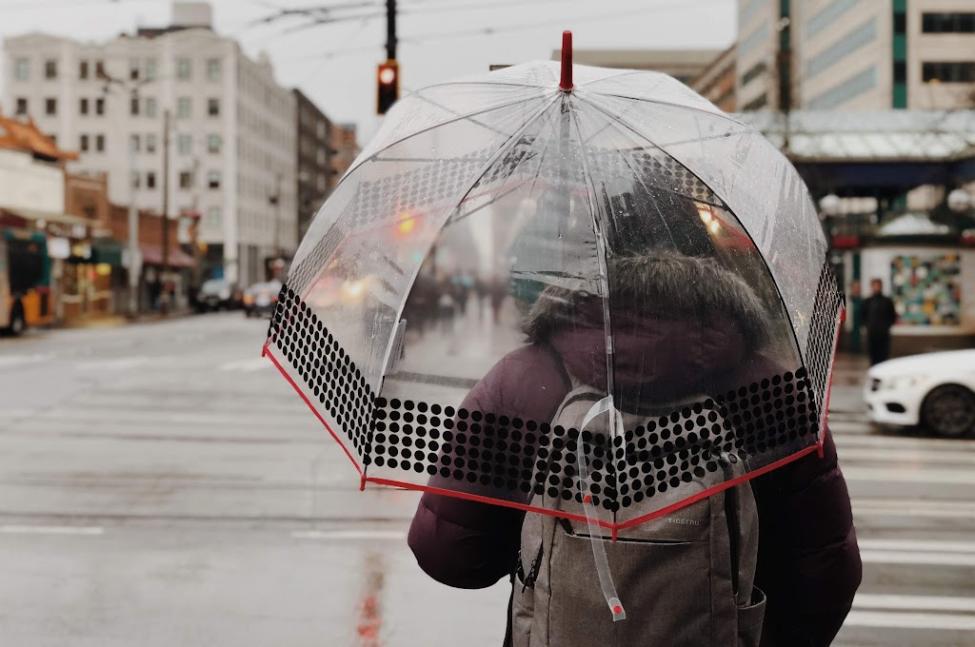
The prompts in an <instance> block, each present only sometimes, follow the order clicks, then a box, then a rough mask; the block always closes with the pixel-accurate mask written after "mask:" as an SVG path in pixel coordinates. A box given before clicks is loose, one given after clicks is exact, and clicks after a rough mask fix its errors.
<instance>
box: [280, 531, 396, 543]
mask: <svg viewBox="0 0 975 647" xmlns="http://www.w3.org/2000/svg"><path fill="white" fill-rule="evenodd" d="M291 538H292V539H318V540H325V541H332V540H348V539H360V540H368V539H385V540H398V539H406V532H405V531H403V530H296V531H294V532H292V533H291Z"/></svg>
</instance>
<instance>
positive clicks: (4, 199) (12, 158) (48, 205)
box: [0, 150, 64, 214]
mask: <svg viewBox="0 0 975 647" xmlns="http://www.w3.org/2000/svg"><path fill="white" fill-rule="evenodd" d="M0 207H2V208H4V209H9V210H10V211H14V212H16V211H26V212H29V213H34V214H38V213H51V214H60V213H63V212H64V173H63V171H62V170H61V169H59V168H58V167H56V166H54V165H51V164H47V163H45V162H38V161H36V160H34V159H33V158H32V157H31V156H30V155H27V154H25V153H21V152H18V151H9V150H0Z"/></svg>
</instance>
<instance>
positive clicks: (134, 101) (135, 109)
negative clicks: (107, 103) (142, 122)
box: [129, 96, 139, 117]
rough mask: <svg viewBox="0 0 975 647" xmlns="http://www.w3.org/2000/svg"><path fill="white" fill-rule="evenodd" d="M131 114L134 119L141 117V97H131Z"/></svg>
mask: <svg viewBox="0 0 975 647" xmlns="http://www.w3.org/2000/svg"><path fill="white" fill-rule="evenodd" d="M129 114H130V115H132V116H133V117H137V116H138V115H139V97H136V96H132V97H129Z"/></svg>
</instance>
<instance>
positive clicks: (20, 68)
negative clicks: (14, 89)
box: [14, 58, 30, 81]
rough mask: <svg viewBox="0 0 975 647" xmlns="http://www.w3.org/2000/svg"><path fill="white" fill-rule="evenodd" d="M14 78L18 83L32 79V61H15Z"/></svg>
mask: <svg viewBox="0 0 975 647" xmlns="http://www.w3.org/2000/svg"><path fill="white" fill-rule="evenodd" d="M14 78H15V79H17V80H18V81H26V80H27V79H29V78H30V59H28V58H18V59H17V60H15V61H14Z"/></svg>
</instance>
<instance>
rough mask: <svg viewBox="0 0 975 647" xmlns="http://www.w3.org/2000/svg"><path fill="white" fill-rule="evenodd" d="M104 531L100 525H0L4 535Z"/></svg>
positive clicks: (79, 533)
mask: <svg viewBox="0 0 975 647" xmlns="http://www.w3.org/2000/svg"><path fill="white" fill-rule="evenodd" d="M104 532H105V529H104V528H101V527H100V526H18V525H4V526H0V534H5V535H89V536H94V535H101V534H103V533H104Z"/></svg>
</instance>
